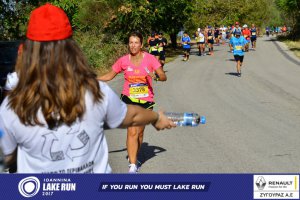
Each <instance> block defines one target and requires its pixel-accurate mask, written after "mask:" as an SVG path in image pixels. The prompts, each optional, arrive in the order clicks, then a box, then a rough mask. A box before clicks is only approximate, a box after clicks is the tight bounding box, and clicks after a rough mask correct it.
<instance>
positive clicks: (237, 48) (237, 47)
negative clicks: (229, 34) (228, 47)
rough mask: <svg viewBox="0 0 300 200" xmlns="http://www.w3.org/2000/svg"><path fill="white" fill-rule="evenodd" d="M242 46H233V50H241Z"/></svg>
mask: <svg viewBox="0 0 300 200" xmlns="http://www.w3.org/2000/svg"><path fill="white" fill-rule="evenodd" d="M242 49H243V46H235V50H242Z"/></svg>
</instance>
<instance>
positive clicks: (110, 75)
mask: <svg viewBox="0 0 300 200" xmlns="http://www.w3.org/2000/svg"><path fill="white" fill-rule="evenodd" d="M116 75H117V73H116V72H115V71H114V70H111V71H110V72H108V73H106V74H104V75H102V76H100V77H97V79H98V80H99V81H104V82H106V81H110V80H112V79H113V78H115V76H116Z"/></svg>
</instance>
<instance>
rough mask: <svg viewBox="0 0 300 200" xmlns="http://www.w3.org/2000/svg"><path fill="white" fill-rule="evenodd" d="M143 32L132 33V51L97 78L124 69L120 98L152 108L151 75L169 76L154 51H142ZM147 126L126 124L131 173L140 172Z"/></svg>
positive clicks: (113, 74)
mask: <svg viewBox="0 0 300 200" xmlns="http://www.w3.org/2000/svg"><path fill="white" fill-rule="evenodd" d="M142 47H143V36H142V35H141V34H140V33H138V32H133V33H131V34H130V35H129V51H130V53H129V54H127V55H125V56H123V57H121V58H119V59H118V60H117V62H116V63H115V64H114V65H113V66H112V70H111V71H110V72H108V73H107V74H105V75H103V76H101V77H99V78H98V80H101V81H110V80H112V79H113V78H114V77H115V76H116V75H117V74H118V73H121V72H123V73H124V78H125V82H124V86H123V91H122V94H121V99H122V101H123V102H125V103H126V104H134V105H139V106H141V107H143V108H145V109H153V106H154V105H155V102H154V99H153V98H154V93H153V86H152V78H156V76H155V74H157V76H158V79H157V80H159V81H166V80H167V77H166V75H165V73H164V71H163V69H162V67H161V64H160V63H159V62H158V60H157V59H156V58H155V57H154V56H153V55H151V54H149V53H147V52H144V51H142ZM144 130H145V126H132V127H128V128H127V142H126V145H127V152H128V157H129V163H130V164H129V173H137V172H138V170H139V166H140V163H138V161H137V154H138V152H139V149H140V148H141V145H142V143H143V134H144Z"/></svg>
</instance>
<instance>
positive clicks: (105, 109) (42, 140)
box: [0, 82, 127, 173]
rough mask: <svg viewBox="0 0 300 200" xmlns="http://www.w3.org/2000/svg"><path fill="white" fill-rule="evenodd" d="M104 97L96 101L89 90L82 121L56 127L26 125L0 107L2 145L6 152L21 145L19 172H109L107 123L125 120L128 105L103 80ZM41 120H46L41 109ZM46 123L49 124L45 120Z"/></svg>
mask: <svg viewBox="0 0 300 200" xmlns="http://www.w3.org/2000/svg"><path fill="white" fill-rule="evenodd" d="M100 88H101V91H102V94H103V99H102V101H101V102H100V103H94V102H93V97H92V94H91V93H90V92H87V93H86V95H85V102H86V112H85V114H84V115H83V118H82V120H81V121H79V120H77V121H76V122H74V123H73V124H72V125H71V126H67V125H62V126H60V127H58V129H57V130H50V129H48V127H47V126H25V125H24V124H22V123H21V122H20V120H19V118H18V116H17V115H16V114H15V112H14V111H12V110H11V109H10V108H9V107H8V106H7V104H8V99H7V98H6V99H5V100H4V101H3V103H2V105H1V107H0V129H2V131H3V136H2V138H1V146H2V150H3V153H4V155H9V154H11V153H13V151H14V150H15V149H16V148H18V156H17V166H18V169H17V171H18V173H110V172H111V168H110V166H109V164H108V147H107V142H106V139H105V135H104V131H103V125H104V122H105V123H106V124H107V125H108V126H109V127H110V128H116V127H118V126H119V125H120V124H121V123H122V122H123V120H124V118H125V115H126V112H127V106H126V104H124V103H123V102H122V101H120V99H119V97H118V96H117V95H116V94H115V93H114V92H113V91H112V89H111V88H110V87H109V86H108V85H107V84H106V83H103V82H100ZM38 117H39V119H41V122H43V123H45V120H44V117H43V115H42V113H41V112H39V113H38ZM45 124H46V123H45Z"/></svg>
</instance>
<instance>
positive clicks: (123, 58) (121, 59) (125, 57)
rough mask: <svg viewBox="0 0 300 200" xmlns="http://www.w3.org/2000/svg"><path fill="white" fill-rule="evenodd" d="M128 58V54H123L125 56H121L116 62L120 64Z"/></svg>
mask: <svg viewBox="0 0 300 200" xmlns="http://www.w3.org/2000/svg"><path fill="white" fill-rule="evenodd" d="M128 56H129V54H125V55H123V56H121V57H120V58H118V60H117V61H122V62H124V61H126V60H128Z"/></svg>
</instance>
